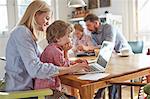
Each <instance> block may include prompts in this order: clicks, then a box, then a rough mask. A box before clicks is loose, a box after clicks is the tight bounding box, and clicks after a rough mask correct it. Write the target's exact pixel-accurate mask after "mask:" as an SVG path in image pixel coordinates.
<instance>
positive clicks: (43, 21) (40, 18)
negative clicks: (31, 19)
mask: <svg viewBox="0 0 150 99" xmlns="http://www.w3.org/2000/svg"><path fill="white" fill-rule="evenodd" d="M35 20H36V22H37V24H38V25H39V26H37V27H38V29H39V30H41V31H46V29H47V27H48V26H49V23H50V13H49V12H46V13H37V14H36V15H35Z"/></svg>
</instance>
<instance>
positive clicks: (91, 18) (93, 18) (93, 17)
mask: <svg viewBox="0 0 150 99" xmlns="http://www.w3.org/2000/svg"><path fill="white" fill-rule="evenodd" d="M86 21H91V22H94V21H99V18H98V16H96V15H95V14H88V15H87V16H86V17H85V18H84V22H86Z"/></svg>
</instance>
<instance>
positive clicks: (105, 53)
mask: <svg viewBox="0 0 150 99" xmlns="http://www.w3.org/2000/svg"><path fill="white" fill-rule="evenodd" d="M113 49H114V44H113V43H112V42H109V41H103V43H102V46H101V48H100V51H99V54H98V56H97V58H96V60H95V62H92V63H89V70H88V71H79V72H76V73H75V74H87V73H103V72H105V70H106V67H107V65H108V63H109V60H110V58H111V55H112V51H113Z"/></svg>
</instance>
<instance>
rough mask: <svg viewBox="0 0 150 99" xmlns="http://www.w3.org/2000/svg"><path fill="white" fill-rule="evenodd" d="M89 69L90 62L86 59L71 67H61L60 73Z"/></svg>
mask: <svg viewBox="0 0 150 99" xmlns="http://www.w3.org/2000/svg"><path fill="white" fill-rule="evenodd" d="M88 69H89V65H88V63H87V62H86V61H83V62H81V63H76V64H74V65H71V66H70V67H59V74H58V75H64V74H69V73H75V72H78V71H81V70H85V71H87V70H88ZM58 75H57V76H58Z"/></svg>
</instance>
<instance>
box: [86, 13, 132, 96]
mask: <svg viewBox="0 0 150 99" xmlns="http://www.w3.org/2000/svg"><path fill="white" fill-rule="evenodd" d="M84 21H85V22H86V26H87V29H88V30H89V31H91V36H92V39H93V42H94V43H95V45H96V47H97V48H100V46H101V45H102V42H103V41H111V42H113V43H114V50H115V52H116V53H119V52H120V51H121V49H122V48H127V49H129V51H130V52H132V51H131V47H130V45H129V44H128V42H127V40H126V39H125V37H124V36H123V34H122V33H119V32H118V31H117V30H116V29H115V28H113V27H112V26H111V25H109V24H104V25H102V24H101V23H100V21H99V18H98V16H96V15H94V14H88V15H87V16H86V17H85V18H84ZM117 87H118V86H116V85H113V86H110V87H108V88H109V99H118V91H117ZM104 89H105V88H103V89H99V90H98V92H97V93H96V96H95V99H98V98H100V97H102V96H103V92H104Z"/></svg>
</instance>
